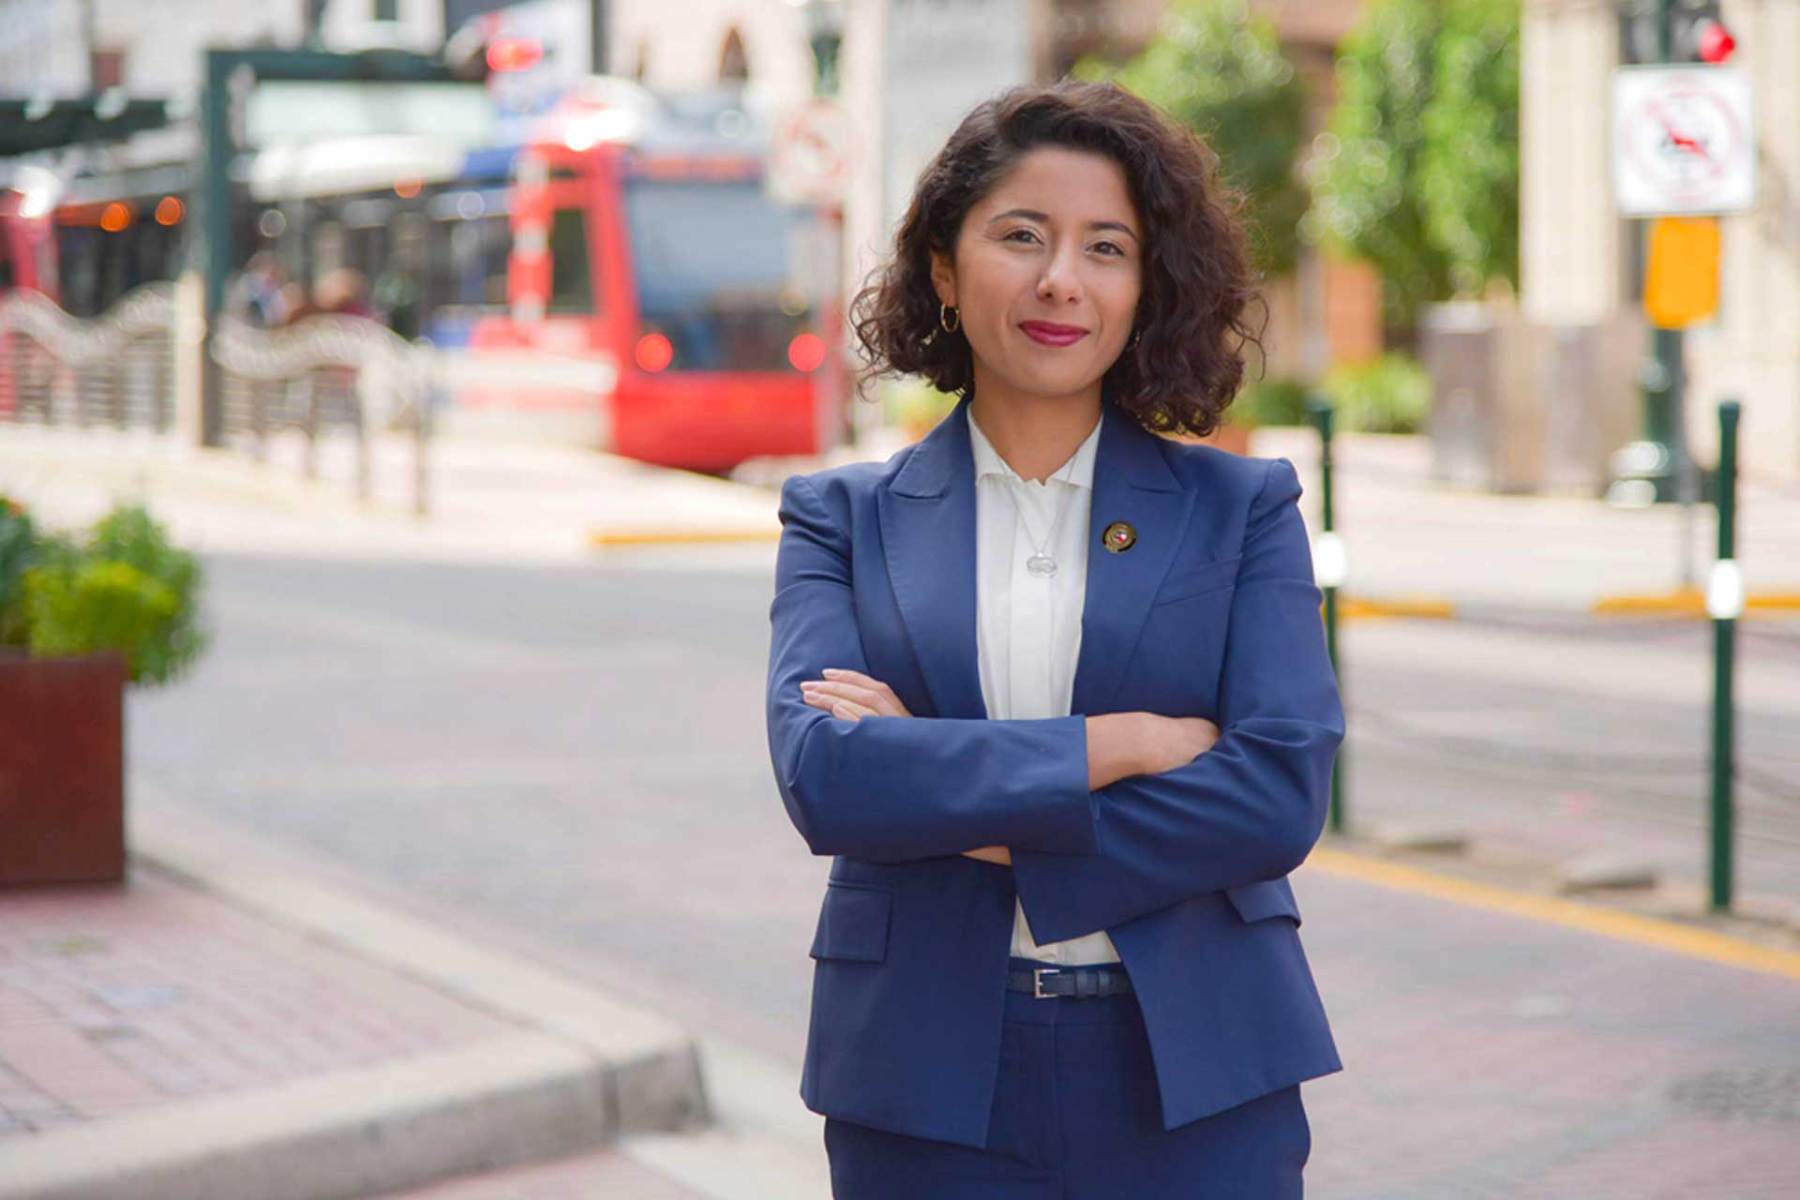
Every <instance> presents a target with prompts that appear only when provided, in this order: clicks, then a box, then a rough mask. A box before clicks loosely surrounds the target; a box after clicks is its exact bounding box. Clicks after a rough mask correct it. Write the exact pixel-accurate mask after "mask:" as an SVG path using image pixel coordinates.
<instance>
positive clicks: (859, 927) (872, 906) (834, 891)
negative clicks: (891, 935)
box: [807, 880, 894, 962]
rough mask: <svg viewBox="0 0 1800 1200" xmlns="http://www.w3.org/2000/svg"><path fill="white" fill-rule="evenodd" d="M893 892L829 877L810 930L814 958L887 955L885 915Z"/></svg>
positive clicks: (862, 958)
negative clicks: (840, 881) (815, 926)
mask: <svg viewBox="0 0 1800 1200" xmlns="http://www.w3.org/2000/svg"><path fill="white" fill-rule="evenodd" d="M893 905H894V893H893V892H892V891H891V890H889V889H887V888H884V887H876V886H874V885H872V884H860V883H839V882H837V881H836V880H833V881H831V882H830V883H828V884H827V885H826V887H825V901H824V903H823V904H822V905H820V907H819V927H818V929H817V930H816V931H815V932H814V934H813V943H812V949H811V950H809V951H807V953H808V954H810V955H811V956H812V957H814V958H848V959H855V960H857V961H860V962H880V961H882V960H883V959H884V958H886V957H887V940H888V915H889V912H890V910H891V909H892V908H893Z"/></svg>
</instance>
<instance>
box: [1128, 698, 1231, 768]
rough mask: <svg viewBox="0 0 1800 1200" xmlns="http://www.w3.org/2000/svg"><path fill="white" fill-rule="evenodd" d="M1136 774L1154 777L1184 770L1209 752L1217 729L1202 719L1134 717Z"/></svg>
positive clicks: (1152, 716)
mask: <svg viewBox="0 0 1800 1200" xmlns="http://www.w3.org/2000/svg"><path fill="white" fill-rule="evenodd" d="M1136 716H1137V717H1138V718H1139V725H1138V732H1139V734H1140V735H1141V741H1140V743H1139V759H1138V766H1139V773H1140V774H1144V775H1158V774H1161V773H1162V772H1164V771H1172V770H1174V769H1175V768H1176V767H1183V766H1186V765H1187V764H1188V763H1191V762H1193V761H1194V760H1195V759H1196V758H1199V757H1200V756H1201V755H1202V754H1205V753H1206V752H1207V751H1208V750H1211V749H1212V748H1213V743H1215V742H1217V741H1218V740H1219V727H1218V726H1217V725H1215V724H1213V723H1212V722H1211V721H1209V720H1207V719H1206V718H1205V717H1165V716H1162V715H1160V714H1158V713H1137V714H1136Z"/></svg>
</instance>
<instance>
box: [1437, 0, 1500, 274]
mask: <svg viewBox="0 0 1800 1200" xmlns="http://www.w3.org/2000/svg"><path fill="white" fill-rule="evenodd" d="M1435 57H1436V72H1435V76H1436V88H1435V94H1434V95H1433V97H1432V101H1431V107H1430V108H1428V109H1427V110H1426V112H1425V154H1424V159H1423V161H1422V163H1421V164H1420V168H1419V185H1420V194H1419V201H1420V205H1421V207H1422V208H1423V210H1424V213H1425V227H1426V232H1427V234H1428V235H1429V236H1430V238H1431V240H1432V242H1433V243H1434V244H1436V245H1437V246H1438V248H1439V249H1440V250H1441V251H1442V252H1443V254H1444V256H1445V258H1446V259H1447V260H1448V262H1449V268H1450V284H1451V287H1452V288H1453V289H1454V290H1455V291H1457V292H1460V293H1462V294H1464V295H1476V294H1479V293H1480V292H1481V291H1482V290H1483V289H1484V288H1485V287H1486V286H1487V282H1488V280H1490V279H1505V280H1506V281H1507V282H1508V283H1509V284H1511V285H1512V288H1513V290H1514V292H1517V291H1518V287H1519V4H1518V0H1456V2H1455V3H1453V4H1451V5H1450V7H1449V8H1448V9H1447V10H1445V13H1444V28H1443V30H1442V32H1441V33H1440V34H1439V35H1438V44H1437V54H1436V56H1435Z"/></svg>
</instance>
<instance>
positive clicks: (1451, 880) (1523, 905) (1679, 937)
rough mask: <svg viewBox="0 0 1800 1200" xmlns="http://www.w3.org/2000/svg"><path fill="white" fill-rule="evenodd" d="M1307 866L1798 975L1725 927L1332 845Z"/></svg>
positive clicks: (1795, 961) (1798, 955) (1797, 956)
mask: <svg viewBox="0 0 1800 1200" xmlns="http://www.w3.org/2000/svg"><path fill="white" fill-rule="evenodd" d="M1306 865H1307V866H1316V867H1318V868H1319V870H1320V871H1322V872H1324V873H1325V874H1327V875H1334V876H1337V877H1338V878H1340V879H1354V880H1358V881H1360V882H1362V883H1373V884H1377V885H1379V886H1381V887H1386V888H1393V889H1395V890H1398V891H1407V892H1417V893H1419V894H1421V895H1427V896H1435V897H1437V898H1439V899H1442V900H1452V901H1455V902H1456V903H1458V904H1466V905H1468V906H1470V907H1471V908H1483V909H1487V910H1488V911H1490V912H1503V913H1510V914H1512V915H1513V916H1518V917H1526V918H1529V919H1531V920H1534V921H1546V922H1549V923H1551V924H1554V925H1562V926H1564V927H1566V928H1570V929H1579V930H1582V931H1583V932H1585V933H1595V934H1599V935H1601V936H1602V937H1610V938H1615V939H1617V940H1619V941H1625V942H1636V943H1638V944H1639V945H1644V946H1652V947H1655V948H1656V949H1659V950H1666V951H1668V952H1670V953H1672V954H1683V955H1686V956H1687V957H1689V958H1699V959H1705V960H1706V961H1708V962H1716V963H1723V964H1724V965H1726V966H1730V967H1741V968H1743V969H1744V970H1747V971H1760V972H1763V973H1764V974H1769V975H1781V976H1785V977H1786V978H1789V979H1800V952H1797V951H1793V950H1782V949H1779V948H1777V947H1773V946H1763V945H1758V944H1757V943H1755V942H1749V941H1745V940H1743V939H1742V938H1736V937H1733V936H1731V935H1730V934H1726V933H1719V932H1717V931H1715V930H1711V929H1700V928H1696V927H1693V926H1689V925H1684V924H1681V923H1680V922H1678V921H1668V920H1664V919H1661V918H1659V917H1646V916H1643V915H1641V914H1638V913H1629V912H1620V911H1619V910H1617V909H1611V908H1600V907H1598V906H1595V905H1591V904H1583V903H1580V902H1578V901H1575V900H1567V899H1564V898H1562V897H1560V896H1544V895H1538V894H1536V893H1533V892H1518V891H1513V890H1512V889H1510V888H1504V887H1499V886H1497V885H1495V884H1491V883H1480V882H1477V881H1475V880H1470V879H1460V878H1457V877H1456V876H1453V875H1445V874H1442V873H1440V872H1437V871H1427V870H1424V869H1422V868H1419V867H1413V866H1407V865H1405V864H1402V863H1396V862H1389V861H1387V860H1385V859H1378V858H1371V857H1368V856H1365V855H1361V854H1357V853H1354V852H1352V851H1349V850H1341V849H1338V848H1336V847H1332V846H1315V847H1314V848H1313V852H1312V853H1311V854H1310V855H1309V856H1308V857H1307V859H1306Z"/></svg>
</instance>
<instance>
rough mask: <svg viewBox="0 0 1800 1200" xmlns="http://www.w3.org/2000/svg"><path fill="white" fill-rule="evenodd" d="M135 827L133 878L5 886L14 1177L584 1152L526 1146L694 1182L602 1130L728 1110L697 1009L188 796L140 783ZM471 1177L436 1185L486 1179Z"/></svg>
mask: <svg viewBox="0 0 1800 1200" xmlns="http://www.w3.org/2000/svg"><path fill="white" fill-rule="evenodd" d="M129 845H130V847H131V851H132V854H131V858H132V861H131V867H130V871H129V874H128V878H127V880H126V881H125V883H124V884H122V885H105V884H93V885H65V886H55V887H35V888H14V889H8V890H6V891H4V892H0V1197H5V1198H7V1200H12V1198H22V1197H27V1196H29V1197H32V1198H33V1200H61V1198H64V1197H67V1198H70V1200H73V1198H75V1197H81V1198H83V1200H98V1198H102V1197H121V1198H123V1197H130V1198H131V1200H155V1198H162V1197H167V1198H169V1200H177V1198H179V1200H198V1198H201V1197H219V1198H221V1200H223V1198H231V1200H248V1198H251V1197H255V1198H256V1200H283V1198H287V1197H293V1198H295V1200H301V1198H308V1200H317V1198H320V1197H332V1196H371V1195H376V1194H380V1193H385V1192H389V1191H392V1190H395V1189H401V1188H419V1187H423V1186H424V1185H427V1184H429V1183H431V1182H432V1181H434V1180H442V1179H446V1178H448V1177H451V1176H457V1175H466V1174H469V1173H472V1172H476V1171H480V1170H491V1169H495V1168H501V1167H505V1166H506V1165H508V1164H536V1163H542V1162H543V1161H544V1160H550V1159H556V1158H558V1157H560V1156H566V1155H570V1154H575V1153H577V1152H585V1153H584V1155H583V1157H580V1158H577V1159H574V1160H572V1161H570V1162H566V1163H562V1164H558V1165H556V1166H553V1167H529V1168H527V1167H521V1168H520V1170H521V1171H526V1172H529V1171H538V1172H541V1173H542V1174H543V1178H545V1179H554V1178H556V1177H557V1176H558V1174H559V1173H560V1175H561V1177H562V1178H563V1179H564V1180H565V1181H574V1182H575V1183H578V1184H579V1186H580V1188H582V1189H584V1190H582V1191H580V1192H570V1193H569V1194H586V1195H613V1194H617V1195H632V1196H641V1197H644V1198H645V1200H653V1198H657V1197H663V1198H667V1200H692V1198H693V1197H694V1195H695V1194H694V1193H691V1192H689V1191H686V1190H684V1189H682V1188H680V1187H677V1186H676V1185H675V1184H673V1183H671V1182H668V1181H667V1180H666V1179H663V1178H662V1177H661V1176H659V1175H657V1174H656V1173H655V1172H653V1171H650V1170H648V1169H646V1168H644V1167H642V1166H640V1165H637V1164H634V1163H632V1162H630V1161H628V1160H627V1159H625V1158H623V1157H622V1156H621V1155H619V1154H618V1153H617V1152H616V1151H613V1150H600V1151H599V1152H597V1153H596V1152H595V1151H596V1148H600V1147H604V1146H606V1145H608V1144H609V1143H615V1142H616V1141H617V1139H619V1138H621V1137H623V1136H628V1135H634V1134H637V1135H642V1134H653V1133H656V1132H658V1131H688V1130H693V1129H696V1128H700V1127H703V1126H704V1125H705V1124H706V1123H707V1122H708V1120H709V1117H710V1113H709V1105H708V1101H707V1097H706V1095H705V1094H704V1090H703V1086H702V1082H701V1077H700V1068H699V1058H698V1052H697V1048H696V1046H695V1045H694V1043H693V1041H692V1040H691V1039H690V1038H689V1037H688V1035H686V1034H685V1033H684V1032H683V1031H681V1030H680V1029H678V1028H676V1027H674V1026H673V1025H671V1024H669V1023H668V1022H666V1021H665V1020H663V1019H662V1018H660V1017H658V1016H656V1015H653V1014H649V1013H644V1012H639V1011H635V1010H633V1009H630V1008H627V1007H626V1006H624V1005H621V1004H618V1003H616V1002H614V1001H613V1000H611V999H610V998H608V997H606V996H604V995H601V994H599V993H597V992H595V991H593V990H592V989H590V988H587V987H585V986H582V985H578V984H573V983H570V982H568V981H566V980H564V979H561V978H559V977H556V976H553V975H551V974H549V973H548V972H545V971H543V970H541V969H539V968H538V967H536V966H535V965H533V964H532V963H530V962H527V961H524V960H521V959H518V958H515V957H509V956H508V955H505V954H501V953H496V952H494V951H491V950H488V949H485V948H483V947H480V946H477V945H474V944H472V943H469V942H466V941H464V940H463V939H460V938H459V937H457V936H456V935H455V934H453V933H450V932H448V931H445V930H441V929H435V928H431V927H428V926H425V925H423V924H421V923H419V922H416V921H413V920H411V919H410V918H407V917H405V916H403V915H400V914H398V913H395V912H392V911H388V910H384V909H382V908H379V907H377V906H375V905H371V904H368V903H366V902H363V901H360V900H356V899H353V898H350V897H348V896H346V895H343V894H340V893H336V892H333V891H331V890H330V889H328V888H325V887H321V886H319V885H318V884H317V883H315V882H313V881H312V880H311V879H309V878H307V877H306V876H304V875H302V874H299V873H296V872H294V871H293V870H292V868H291V867H290V866H289V865H288V864H287V863H285V862H284V861H283V860H282V859H281V858H279V857H276V856H273V855H272V854H271V853H270V852H269V851H268V850H267V848H266V847H263V846H261V845H260V844H256V843H251V842H249V841H246V840H245V839H243V838H242V837H241V836H239V835H236V834H233V833H230V832H228V831H225V830H223V829H221V828H219V827H217V826H214V825H212V824H210V823H207V822H205V821H203V820H196V819H195V818H194V817H192V816H191V815H189V814H187V813H185V812H183V811H180V810H177V809H175V808H173V807H171V806H169V805H167V804H166V803H162V802H159V801H154V800H148V801H147V800H145V799H144V798H143V797H140V796H138V795H135V794H134V796H133V798H132V807H131V811H130V833H129ZM596 1181H598V1183H606V1181H613V1182H617V1183H618V1184H620V1185H621V1190H618V1191H613V1190H610V1185H608V1188H607V1189H604V1190H603V1189H602V1188H600V1187H598V1186H597V1185H596ZM443 1186H445V1187H450V1186H451V1185H448V1184H446V1185H443ZM454 1186H455V1188H457V1189H461V1190H449V1191H444V1192H441V1193H439V1192H435V1191H429V1190H428V1191H425V1192H421V1193H419V1194H420V1195H433V1194H442V1195H446V1196H448V1195H455V1196H462V1197H466V1198H470V1200H472V1198H474V1197H478V1196H481V1195H483V1194H484V1193H483V1192H482V1191H481V1190H480V1184H479V1181H478V1180H463V1181H458V1182H457V1184H455V1185H454ZM493 1194H495V1195H498V1194H499V1193H493ZM513 1194H517V1193H513ZM542 1194H554V1193H551V1192H548V1191H546V1192H544V1193H542Z"/></svg>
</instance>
